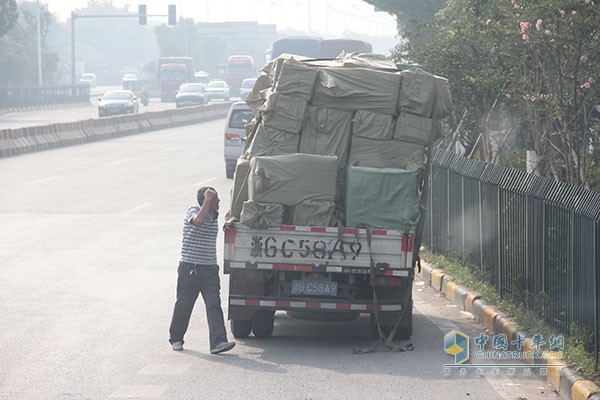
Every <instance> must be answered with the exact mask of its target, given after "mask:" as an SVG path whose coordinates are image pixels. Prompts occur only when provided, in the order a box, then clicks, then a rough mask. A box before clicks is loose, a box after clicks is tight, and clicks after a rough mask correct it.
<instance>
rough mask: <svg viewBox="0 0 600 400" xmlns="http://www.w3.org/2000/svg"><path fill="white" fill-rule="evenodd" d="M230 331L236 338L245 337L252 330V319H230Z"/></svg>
mask: <svg viewBox="0 0 600 400" xmlns="http://www.w3.org/2000/svg"><path fill="white" fill-rule="evenodd" d="M229 325H230V326H231V333H232V334H233V337H234V338H236V339H243V338H247V337H248V336H249V335H250V332H252V321H251V320H249V319H248V320H246V319H232V320H231V321H230V322H229Z"/></svg>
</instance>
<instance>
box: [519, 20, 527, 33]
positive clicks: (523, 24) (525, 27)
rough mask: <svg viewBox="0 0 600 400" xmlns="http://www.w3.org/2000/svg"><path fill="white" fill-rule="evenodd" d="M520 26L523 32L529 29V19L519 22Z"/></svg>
mask: <svg viewBox="0 0 600 400" xmlns="http://www.w3.org/2000/svg"><path fill="white" fill-rule="evenodd" d="M519 26H520V27H521V33H523V32H525V31H526V30H527V29H529V22H527V21H523V22H519Z"/></svg>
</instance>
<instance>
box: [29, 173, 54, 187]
mask: <svg viewBox="0 0 600 400" xmlns="http://www.w3.org/2000/svg"><path fill="white" fill-rule="evenodd" d="M59 178H62V176H61V175H57V176H51V177H49V178H43V179H37V180H35V181H29V182H25V183H23V185H37V184H38V183H44V182H49V181H53V180H56V179H59Z"/></svg>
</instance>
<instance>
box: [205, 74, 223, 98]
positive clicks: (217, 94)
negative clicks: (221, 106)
mask: <svg viewBox="0 0 600 400" xmlns="http://www.w3.org/2000/svg"><path fill="white" fill-rule="evenodd" d="M205 91H206V95H207V96H208V99H209V100H214V99H223V100H225V101H229V85H227V82H225V81H223V80H220V79H213V80H212V81H210V82H208V84H207V85H206V88H205Z"/></svg>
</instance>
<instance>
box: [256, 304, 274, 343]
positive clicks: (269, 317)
mask: <svg viewBox="0 0 600 400" xmlns="http://www.w3.org/2000/svg"><path fill="white" fill-rule="evenodd" d="M274 324H275V312H274V311H269V310H258V311H257V312H256V314H254V317H252V332H254V336H255V337H256V338H259V339H264V338H268V337H270V336H271V335H272V334H273V325H274Z"/></svg>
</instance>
